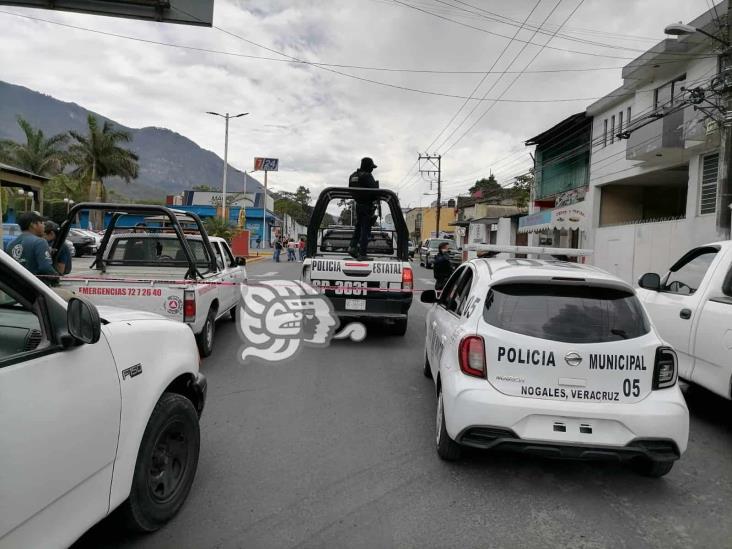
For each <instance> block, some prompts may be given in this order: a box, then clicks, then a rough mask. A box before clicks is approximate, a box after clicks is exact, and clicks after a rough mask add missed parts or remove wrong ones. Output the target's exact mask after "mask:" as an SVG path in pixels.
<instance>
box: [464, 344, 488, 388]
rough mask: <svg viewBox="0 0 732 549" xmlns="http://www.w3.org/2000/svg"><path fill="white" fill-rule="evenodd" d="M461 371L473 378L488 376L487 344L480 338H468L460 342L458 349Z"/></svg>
mask: <svg viewBox="0 0 732 549" xmlns="http://www.w3.org/2000/svg"><path fill="white" fill-rule="evenodd" d="M458 357H459V360H460V370H462V372H463V373H464V374H465V375H469V376H473V377H482V378H484V377H485V376H486V369H485V343H484V342H483V338H482V337H480V336H467V337H464V338H463V339H462V341H460V347H459V349H458Z"/></svg>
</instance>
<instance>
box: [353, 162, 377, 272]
mask: <svg viewBox="0 0 732 549" xmlns="http://www.w3.org/2000/svg"><path fill="white" fill-rule="evenodd" d="M377 167H378V166H377V165H376V164H374V161H373V160H372V159H371V158H369V157H364V158H362V159H361V167H360V168H359V169H357V170H356V171H355V172H353V173H352V174H351V176H350V177H349V178H348V186H349V187H358V188H362V189H378V188H379V182H378V181H376V180H375V179H374V176H373V175H372V172H373V171H374V169H375V168H377ZM373 216H374V203H373V201H372V200H368V199H367V198H363V197H362V198H361V199H360V200H359V199H357V200H356V227H355V228H354V230H353V236H352V237H351V243H350V245H349V247H348V253H349V254H350V255H351V257H355V258H357V259H359V260H361V261H363V260H364V259H367V257H366V250H367V248H368V244H369V238H371V224H372V223H373V222H374V219H373Z"/></svg>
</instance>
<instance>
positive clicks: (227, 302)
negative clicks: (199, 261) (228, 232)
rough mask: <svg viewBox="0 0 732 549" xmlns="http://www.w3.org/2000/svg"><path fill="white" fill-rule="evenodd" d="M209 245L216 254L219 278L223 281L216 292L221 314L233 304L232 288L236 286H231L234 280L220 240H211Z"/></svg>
mask: <svg viewBox="0 0 732 549" xmlns="http://www.w3.org/2000/svg"><path fill="white" fill-rule="evenodd" d="M211 246H212V247H213V249H214V254H215V255H216V266H217V267H218V269H219V280H221V282H223V283H224V284H223V285H221V286H219V292H218V295H219V301H220V302H221V305H220V306H219V314H223V313H225V312H226V311H228V310H229V309H231V308H232V307H233V306H234V303H235V301H234V300H235V297H234V291H233V290H236V288H235V287H234V286H231V284H232V283H233V282H234V280H233V277H232V272H231V266H230V264H229V261H228V258H226V257H225V255H224V252H223V250H222V246H221V242H211Z"/></svg>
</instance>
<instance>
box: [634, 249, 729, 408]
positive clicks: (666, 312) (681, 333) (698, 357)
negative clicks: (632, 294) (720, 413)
mask: <svg viewBox="0 0 732 549" xmlns="http://www.w3.org/2000/svg"><path fill="white" fill-rule="evenodd" d="M638 284H639V286H640V289H639V290H638V297H639V298H640V299H641V301H642V302H643V305H645V307H646V310H647V311H648V313H649V314H650V316H651V320H653V323H654V324H655V326H656V329H657V330H658V331H659V333H660V334H661V337H663V338H664V339H665V340H666V341H668V342H669V344H671V345H673V347H674V349H675V350H676V352H677V354H678V355H679V376H680V377H681V378H683V379H684V380H686V381H690V382H692V383H695V384H697V385H700V386H702V387H705V388H707V389H709V390H710V391H712V392H714V393H717V394H718V395H720V396H723V397H724V398H727V399H730V398H732V242H729V241H726V242H716V243H713V244H707V245H705V246H699V247H698V248H694V249H693V250H690V251H689V252H687V253H686V254H684V256H683V257H681V258H680V259H679V260H678V261H677V262H676V263H674V264H673V265H672V266H671V268H670V269H669V271H668V272H667V273H666V274H665V275H664V276H663V277H661V276H659V275H658V274H656V273H647V274H645V275H643V276H642V277H641V279H640V280H639V282H638Z"/></svg>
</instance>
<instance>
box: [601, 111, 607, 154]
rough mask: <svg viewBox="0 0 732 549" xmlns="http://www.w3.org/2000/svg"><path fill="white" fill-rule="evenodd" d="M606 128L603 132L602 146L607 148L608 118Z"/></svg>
mask: <svg viewBox="0 0 732 549" xmlns="http://www.w3.org/2000/svg"><path fill="white" fill-rule="evenodd" d="M604 125H605V128H604V129H603V131H602V146H603V147H607V118H606V119H605V121H604Z"/></svg>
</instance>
